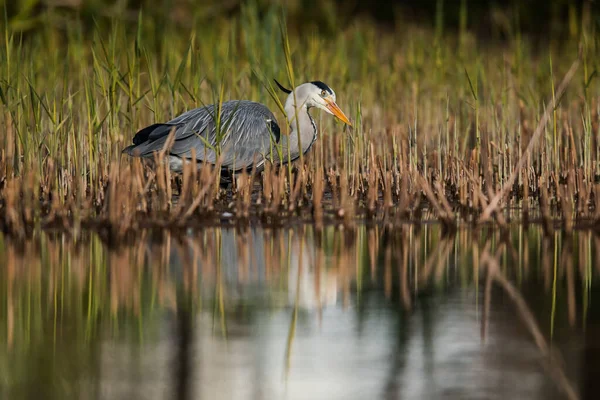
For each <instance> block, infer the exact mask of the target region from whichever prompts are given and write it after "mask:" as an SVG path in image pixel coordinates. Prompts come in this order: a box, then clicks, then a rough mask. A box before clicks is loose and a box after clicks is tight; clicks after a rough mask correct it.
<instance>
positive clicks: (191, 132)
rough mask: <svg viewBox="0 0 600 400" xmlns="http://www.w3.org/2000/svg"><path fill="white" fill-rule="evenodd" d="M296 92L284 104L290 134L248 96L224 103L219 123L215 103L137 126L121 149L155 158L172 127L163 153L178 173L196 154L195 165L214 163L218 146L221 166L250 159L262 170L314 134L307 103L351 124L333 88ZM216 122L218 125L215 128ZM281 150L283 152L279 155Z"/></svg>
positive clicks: (287, 157)
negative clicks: (171, 134) (315, 92)
mask: <svg viewBox="0 0 600 400" xmlns="http://www.w3.org/2000/svg"><path fill="white" fill-rule="evenodd" d="M307 85H308V86H307ZM315 88H316V89H315ZM283 89H284V88H282V90H283ZM315 90H318V93H320V94H319V96H321V97H322V98H324V99H325V100H323V102H324V104H325V105H323V106H321V105H320V104H319V103H318V100H315V99H314V93H313V92H314V91H315ZM295 91H296V100H297V101H298V106H296V104H295V102H294V94H293V93H291V94H289V95H288V99H287V101H286V103H285V111H286V115H287V122H288V124H289V127H290V134H289V135H282V134H281V130H282V129H281V128H280V126H279V125H278V123H277V120H276V118H275V116H274V115H273V113H272V112H271V111H270V110H269V109H268V108H267V107H266V106H264V105H263V104H260V103H256V102H253V101H249V100H231V101H227V102H223V103H222V105H221V117H220V123H219V124H217V122H216V113H215V109H216V107H215V105H214V104H212V105H208V106H205V107H200V108H196V109H193V110H190V111H187V112H185V113H183V114H181V115H179V116H178V117H176V118H174V119H172V120H171V121H168V122H166V123H158V124H154V125H151V126H148V127H146V128H144V129H142V130H140V131H139V132H137V134H136V135H135V137H134V138H133V145H131V146H128V147H126V148H125V149H124V150H123V152H124V153H127V154H129V155H130V156H138V157H144V158H153V157H154V153H155V152H160V151H162V150H163V148H164V147H165V144H167V141H168V140H169V135H170V133H171V131H172V130H173V129H174V130H175V132H174V136H173V139H172V142H171V143H170V146H169V148H168V149H166V151H165V157H167V160H168V163H169V168H170V169H171V170H173V171H175V172H181V171H182V170H183V164H184V162H185V161H189V160H191V159H192V157H194V156H195V158H196V160H197V161H198V163H199V164H201V163H210V164H215V163H217V161H218V160H217V158H218V156H217V152H216V151H215V150H216V149H217V145H219V148H220V153H219V154H221V160H220V161H221V167H222V168H225V169H227V170H229V171H231V172H234V173H235V172H240V171H242V170H244V169H246V170H250V169H252V167H253V165H254V163H256V169H257V170H258V171H260V170H262V169H263V167H264V163H265V161H266V160H273V162H276V163H286V162H292V161H294V160H295V159H297V158H298V157H299V156H300V154H304V153H306V152H307V151H308V150H309V149H310V147H311V146H312V144H313V143H314V141H315V140H316V138H317V126H316V124H315V122H314V120H313V119H312V117H311V116H310V114H309V108H311V107H314V106H316V107H320V108H324V109H326V111H328V112H330V113H332V114H333V113H335V114H334V115H337V116H338V117H340V116H341V117H342V118H344V119H345V120H346V121H345V122H347V123H349V121H348V120H347V118H346V116H345V115H344V114H343V113H342V112H341V110H339V107H337V105H336V104H335V93H333V91H332V90H331V89H329V87H327V85H325V84H323V83H322V82H312V83H306V84H304V85H300V86H299V87H298V88H296V90H295ZM286 92H287V90H286ZM331 98H332V99H331ZM315 102H316V104H315ZM296 116H297V117H298V120H297V121H296ZM217 125H219V126H220V129H219V132H217ZM218 139H220V140H218ZM298 139H300V140H298ZM276 146H281V147H280V149H281V152H279V151H278V150H276V148H277V147H276ZM279 154H281V155H282V156H281V157H279Z"/></svg>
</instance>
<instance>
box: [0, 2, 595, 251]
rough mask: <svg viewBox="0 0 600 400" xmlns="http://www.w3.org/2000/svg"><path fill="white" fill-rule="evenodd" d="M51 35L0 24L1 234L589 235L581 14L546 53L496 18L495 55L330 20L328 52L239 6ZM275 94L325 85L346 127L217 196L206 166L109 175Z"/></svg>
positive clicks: (450, 41) (461, 42) (277, 16)
mask: <svg viewBox="0 0 600 400" xmlns="http://www.w3.org/2000/svg"><path fill="white" fill-rule="evenodd" d="M462 4H463V6H462V8H461V10H462V12H465V13H467V11H468V9H467V5H466V2H463V3H462ZM586 4H588V3H586ZM54 17H55V14H53V11H52V10H47V11H46V12H45V13H44V14H43V15H41V16H40V21H41V23H42V27H43V28H41V29H37V30H32V31H28V32H26V33H22V32H19V31H17V30H14V27H11V25H10V24H6V23H5V24H4V35H3V36H4V37H3V38H2V41H3V42H4V45H3V46H2V47H3V51H1V52H0V76H2V79H1V80H0V100H1V102H2V111H1V112H0V126H2V127H3V128H2V133H1V134H0V229H1V230H2V231H3V232H5V233H6V234H9V235H12V236H15V237H18V238H26V237H31V236H32V235H33V234H34V232H35V231H36V230H37V229H39V228H42V229H54V230H56V229H58V230H62V231H65V232H69V233H72V234H74V235H80V234H81V232H82V231H84V230H86V229H94V230H97V231H99V232H101V233H102V234H103V235H105V236H106V237H108V238H111V241H113V242H114V243H119V242H121V241H122V239H123V238H125V237H127V236H128V235H135V232H138V231H139V230H140V229H142V228H152V227H159V228H170V229H184V228H187V227H194V226H200V225H217V224H223V223H226V224H243V223H247V222H250V221H260V222H262V223H263V224H264V225H281V224H285V223H291V222H294V221H303V222H311V223H315V224H317V225H319V226H322V225H324V224H328V223H336V224H344V225H347V226H351V225H353V224H356V223H357V222H359V221H373V222H376V223H384V224H388V225H400V224H402V223H404V222H406V221H413V222H420V221H422V220H423V219H424V218H425V217H428V218H429V219H433V220H438V221H441V222H442V223H444V225H446V226H447V227H449V228H452V229H455V228H456V226H458V225H459V224H460V223H463V222H465V223H469V224H472V223H475V224H477V223H488V222H489V221H491V220H493V221H495V223H496V224H498V225H500V226H506V225H507V224H508V223H510V222H511V221H514V220H517V221H525V222H532V221H533V222H540V223H542V224H543V225H544V227H545V228H546V232H547V233H548V234H551V233H552V231H553V230H554V229H556V228H557V227H558V228H561V229H565V230H566V231H567V232H571V231H572V230H573V229H575V228H577V227H579V226H586V227H588V228H589V227H592V228H595V227H597V226H598V221H599V218H600V206H598V204H597V202H598V198H599V195H600V193H599V190H600V169H599V167H600V166H599V163H598V161H599V154H600V151H599V150H600V141H599V140H598V137H599V136H598V135H599V133H600V132H599V129H600V125H599V115H600V104H599V102H598V98H599V97H598V94H599V89H600V82H598V79H597V78H596V75H597V72H596V71H597V64H598V61H599V60H600V57H599V56H600V53H599V48H598V45H597V43H598V40H597V37H598V36H597V32H596V26H595V25H594V24H592V23H591V21H590V18H591V17H590V12H589V5H586V6H584V7H583V9H581V10H576V9H574V11H573V14H572V17H573V18H572V20H571V24H570V30H569V34H568V35H566V36H564V35H563V36H556V37H553V36H552V34H551V33H549V35H548V37H547V38H546V39H545V40H543V41H542V42H541V44H540V43H539V41H533V40H532V39H531V38H529V37H528V36H527V35H525V34H522V33H521V31H520V26H519V20H518V18H513V16H512V15H504V18H499V20H500V21H503V22H501V23H500V22H498V27H497V28H498V29H501V30H502V31H503V33H504V35H505V36H506V39H505V40H502V41H493V40H483V39H481V40H480V39H478V37H477V36H476V35H475V34H474V33H473V32H470V31H469V30H468V29H466V28H465V27H462V28H461V29H459V30H458V31H445V30H444V26H443V20H444V19H443V15H442V17H440V18H438V19H436V21H437V22H436V26H435V27H434V28H435V29H425V28H421V27H418V26H413V25H411V24H410V23H408V22H407V23H398V24H397V26H398V27H397V28H396V29H395V30H389V29H383V28H381V27H378V26H377V25H376V24H375V23H373V22H370V21H369V20H368V19H361V20H357V21H354V22H352V23H350V24H347V25H343V26H342V25H340V24H339V21H337V20H336V19H335V18H336V17H335V16H333V15H332V16H329V17H328V18H330V19H331V24H332V25H331V26H335V27H336V30H335V32H336V33H335V34H326V33H323V32H321V31H319V30H318V29H315V28H314V27H311V26H310V25H308V26H298V25H295V26H291V27H289V28H288V27H286V24H285V20H286V17H285V14H282V13H281V10H280V8H278V7H276V6H272V7H269V8H267V9H266V10H263V9H261V11H260V12H259V8H258V6H257V5H256V4H254V3H252V2H248V3H244V5H242V7H241V12H240V13H239V14H236V15H234V16H229V17H220V16H218V17H212V16H211V17H210V18H207V17H205V16H203V15H200V14H197V13H196V14H195V13H194V12H193V11H192V12H191V14H190V16H189V17H188V18H187V19H185V21H186V23H185V24H181V23H164V21H162V20H159V19H157V18H153V17H148V16H146V15H145V14H144V12H143V10H141V11H140V12H139V14H138V15H137V18H136V19H134V20H133V21H131V18H128V20H123V19H119V18H113V19H112V20H110V22H106V20H103V21H100V22H95V23H94V24H89V21H84V20H83V19H77V18H75V19H73V20H70V21H69V23H68V24H57V23H56V21H55V18H54ZM169 18H170V17H169ZM167 21H168V19H167ZM401 22H402V21H401ZM287 46H289V49H288V47H287ZM288 50H289V51H288ZM271 78H277V79H279V80H281V81H284V82H286V79H287V81H293V82H303V81H308V80H314V79H319V80H323V81H325V82H326V83H327V84H329V85H330V86H331V87H332V88H334V90H335V91H336V93H337V96H338V103H339V104H340V106H341V107H342V109H344V110H346V111H347V114H348V115H349V116H350V117H351V119H352V121H353V124H354V127H353V128H348V127H344V126H342V124H340V123H337V122H336V121H333V119H332V118H329V116H326V117H325V116H322V115H320V114H315V115H314V116H315V118H316V120H317V124H318V126H319V139H318V141H317V143H316V144H315V146H314V147H313V148H312V150H311V151H310V152H309V153H308V154H307V155H306V156H305V157H303V158H302V160H301V161H300V162H296V163H295V164H294V165H291V166H285V167H284V168H280V167H278V166H276V165H267V168H266V169H265V171H264V172H263V173H261V174H254V175H252V174H251V175H246V176H241V177H240V179H238V180H237V181H235V182H234V183H233V184H232V186H231V187H229V188H223V187H222V186H221V185H220V184H219V177H220V169H219V168H218V165H217V167H216V168H214V167H212V166H210V165H200V166H198V169H196V168H189V169H188V170H186V171H184V172H183V173H182V174H179V175H174V174H172V173H170V172H169V171H168V170H166V169H165V168H161V167H158V168H154V169H152V168H148V167H146V166H144V165H141V164H140V162H139V161H138V160H131V159H128V158H126V156H123V155H121V149H123V148H124V147H125V146H126V145H128V144H129V143H130V141H131V138H132V137H133V135H134V134H135V132H136V131H137V130H139V129H141V128H142V127H144V126H147V125H149V124H152V123H155V122H164V121H167V120H169V119H171V118H172V117H174V116H176V115H177V114H179V113H181V112H183V111H185V110H188V109H191V108H193V107H200V106H202V105H204V104H210V103H213V102H218V101H222V100H226V99H238V98H245V99H252V100H256V101H260V102H263V103H265V104H267V105H268V106H269V107H270V108H271V109H272V110H274V111H277V110H278V107H277V102H276V101H275V99H274V98H273V96H272V94H273V93H272V92H270V91H269V90H267V87H268V85H269V82H271ZM279 99H283V97H282V96H281V95H279ZM278 119H279V122H280V124H282V125H283V121H284V119H283V116H282V115H281V113H279V114H278ZM284 133H285V132H284ZM157 157H161V155H157ZM515 209H518V210H520V212H519V213H515V212H514V210H515Z"/></svg>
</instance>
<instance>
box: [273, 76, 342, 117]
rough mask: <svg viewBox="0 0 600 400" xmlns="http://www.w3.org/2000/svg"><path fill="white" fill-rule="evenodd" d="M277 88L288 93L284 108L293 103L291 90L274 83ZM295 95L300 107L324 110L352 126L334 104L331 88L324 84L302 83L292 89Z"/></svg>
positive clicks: (314, 82) (333, 94)
mask: <svg viewBox="0 0 600 400" xmlns="http://www.w3.org/2000/svg"><path fill="white" fill-rule="evenodd" d="M275 83H277V86H279V88H280V89H281V90H282V91H284V92H286V93H288V98H287V101H286V108H287V106H288V104H290V105H291V104H293V103H294V94H293V93H292V91H291V90H289V89H286V88H285V87H283V86H282V85H281V84H280V83H279V82H277V81H275ZM294 92H295V93H296V101H297V102H298V104H300V105H301V106H304V107H306V108H307V109H308V108H311V107H317V108H320V109H321V110H325V111H326V112H328V113H329V114H331V115H335V116H336V117H337V118H339V119H340V120H341V121H343V122H344V123H346V124H348V125H350V126H352V124H351V123H350V120H349V119H348V117H346V114H344V112H343V111H342V110H341V109H340V107H339V106H338V105H337V103H336V97H335V92H334V91H333V89H332V88H330V87H329V86H327V85H326V84H325V83H323V82H321V81H313V82H307V83H303V84H302V85H299V86H297V87H296V89H294Z"/></svg>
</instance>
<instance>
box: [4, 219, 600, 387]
mask: <svg viewBox="0 0 600 400" xmlns="http://www.w3.org/2000/svg"><path fill="white" fill-rule="evenodd" d="M0 240H1V241H2V246H0V261H1V262H2V265H3V267H2V268H0V282H1V283H0V397H1V398H7V399H37V398H45V399H71V398H72V399H88V398H89V399H155V398H156V399H159V398H160V399H164V398H173V399H198V398H205V399H208V398H210V399H306V398H310V399H337V398H340V399H341V398H343V399H364V398H382V399H399V398H402V399H423V398H450V399H463V398H480V399H504V398H528V399H554V398H556V399H559V398H593V397H594V396H597V395H598V393H599V390H598V382H597V381H598V379H597V377H598V376H600V375H599V374H598V373H599V372H600V340H599V339H598V338H599V337H600V311H599V310H598V308H599V303H598V300H597V297H598V295H599V294H600V293H599V285H598V284H597V281H598V277H597V275H598V273H599V272H600V260H599V259H598V257H597V254H596V252H597V249H598V248H600V247H599V245H600V238H599V237H597V236H595V235H594V234H593V233H591V232H584V231H579V232H575V233H574V234H573V236H566V235H563V234H561V233H556V234H555V235H554V236H553V237H546V236H544V235H543V233H542V232H541V230H540V229H538V228H536V227H533V226H532V227H528V228H523V227H515V228H514V229H513V230H512V231H511V232H510V233H509V235H505V236H499V234H498V233H497V232H496V231H495V230H492V229H489V230H488V229H487V228H479V229H477V230H474V229H463V230H459V231H458V232H456V233H455V234H452V235H447V234H444V233H443V232H442V230H441V228H440V227H439V226H438V225H435V224H434V225H423V226H420V227H418V226H412V225H406V226H402V227H399V228H394V229H393V230H385V229H381V228H367V227H360V228H357V229H354V230H342V229H337V228H335V227H327V228H324V229H323V230H319V231H316V230H314V229H313V228H312V227H309V226H297V227H294V228H290V229H279V230H273V229H261V228H254V229H244V230H235V229H221V228H214V229H206V230H202V231H190V232H188V234H187V235H186V236H184V237H174V236H171V235H170V234H169V233H166V232H161V233H152V232H143V233H142V234H141V235H140V237H139V240H137V241H136V242H135V244H133V245H132V246H130V247H127V248H121V249H119V250H111V249H108V248H107V247H106V246H105V245H104V244H103V243H102V241H101V240H100V239H99V237H97V236H95V235H94V234H88V235H85V236H83V237H81V238H79V240H77V241H74V240H73V239H70V238H67V237H65V236H61V235H51V234H41V233H40V234H39V235H37V236H35V238H34V240H31V241H29V242H26V243H24V244H20V245H19V246H17V245H16V244H14V243H11V241H10V240H9V239H8V238H2V237H0Z"/></svg>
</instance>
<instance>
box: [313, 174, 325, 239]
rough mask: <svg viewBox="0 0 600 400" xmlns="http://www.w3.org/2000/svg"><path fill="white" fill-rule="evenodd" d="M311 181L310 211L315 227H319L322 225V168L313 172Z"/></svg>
mask: <svg viewBox="0 0 600 400" xmlns="http://www.w3.org/2000/svg"><path fill="white" fill-rule="evenodd" d="M312 176H313V180H312V183H313V184H312V209H313V218H314V219H315V223H316V225H317V227H319V228H320V227H321V226H322V224H323V191H324V187H323V186H324V177H323V170H322V168H317V170H316V171H315V172H313V175H312Z"/></svg>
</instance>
